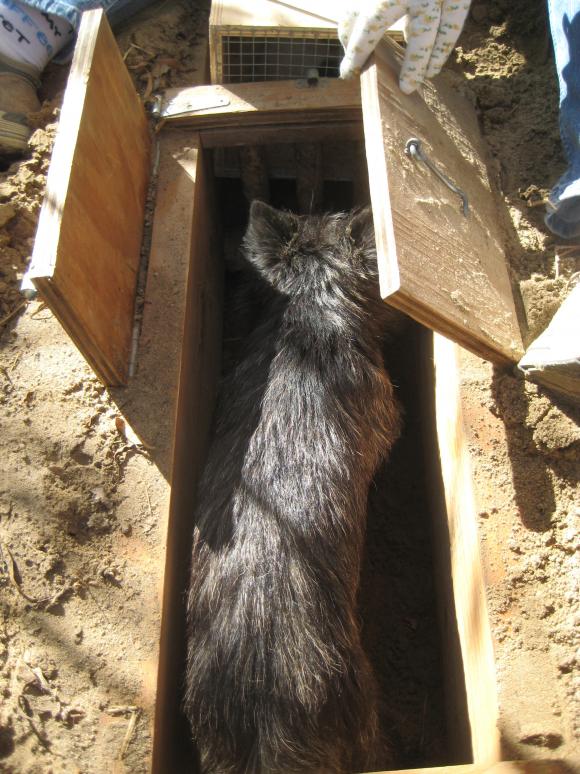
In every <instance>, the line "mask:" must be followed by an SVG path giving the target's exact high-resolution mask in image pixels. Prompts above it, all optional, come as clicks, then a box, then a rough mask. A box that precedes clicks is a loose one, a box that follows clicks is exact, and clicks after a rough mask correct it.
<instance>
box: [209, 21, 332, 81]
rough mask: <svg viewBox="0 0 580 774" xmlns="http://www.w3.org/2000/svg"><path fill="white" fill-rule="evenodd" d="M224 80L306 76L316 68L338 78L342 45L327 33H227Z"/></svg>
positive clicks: (222, 58)
mask: <svg viewBox="0 0 580 774" xmlns="http://www.w3.org/2000/svg"><path fill="white" fill-rule="evenodd" d="M221 48H222V51H221V54H222V56H221V60H222V61H221V68H222V82H223V83H248V82H250V81H279V80H294V79H298V78H305V77H306V75H307V73H308V70H310V69H311V68H316V69H317V70H318V74H319V76H320V77H321V78H337V77H338V68H339V65H340V60H341V58H342V55H343V54H342V46H341V45H340V42H339V40H338V39H337V38H336V37H328V34H324V33H322V34H320V35H313V36H312V37H303V36H301V37H299V36H298V35H297V36H294V35H292V34H288V32H287V31H285V35H284V37H281V36H270V35H268V36H265V35H264V34H261V35H260V34H256V35H254V34H252V35H224V36H222V37H221Z"/></svg>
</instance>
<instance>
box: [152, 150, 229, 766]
mask: <svg viewBox="0 0 580 774" xmlns="http://www.w3.org/2000/svg"><path fill="white" fill-rule="evenodd" d="M191 145H192V143H191V141H190V142H189V143H188V146H189V147H188V148H187V149H185V150H184V155H183V157H182V158H181V159H180V163H181V164H182V165H183V169H184V172H183V173H182V175H181V177H182V185H181V186H179V188H178V189H177V190H174V189H171V190H169V191H168V192H167V199H168V204H169V206H170V205H171V197H173V196H179V197H186V201H187V200H189V199H190V200H191V202H192V205H191V209H190V212H189V213H188V215H189V223H188V224H187V225H188V229H187V231H188V234H187V237H188V238H187V241H186V242H185V243H184V242H181V243H180V244H178V245H177V247H179V248H180V249H182V250H187V251H188V253H189V255H190V262H189V272H188V277H187V300H186V311H185V319H184V326H183V348H182V353H181V367H180V379H179V397H178V402H177V412H176V423H175V436H174V454H173V470H172V479H171V499H170V507H169V518H168V525H167V547H166V566H165V577H164V589H163V619H162V625H161V643H160V656H159V672H158V692H157V693H158V704H157V708H156V718H155V736H154V751H153V765H152V771H153V772H154V773H157V772H158V773H159V774H165V773H166V772H168V771H171V772H173V773H174V774H177V772H180V771H182V770H183V771H191V765H188V763H187V761H188V760H189V759H190V758H191V749H189V748H188V746H187V740H188V739H189V729H188V728H187V726H186V724H185V722H182V721H183V716H182V715H181V714H180V708H179V697H180V695H181V687H182V680H183V667H184V663H185V643H186V632H185V589H187V586H188V576H189V564H190V555H191V544H192V539H193V523H194V522H193V513H194V508H195V492H196V485H197V481H198V478H199V475H200V473H201V471H202V469H203V463H204V458H205V454H206V450H207V446H208V443H209V436H210V428H211V422H212V415H213V407H214V400H215V395H216V392H217V381H218V378H219V371H220V358H221V320H222V303H223V302H222V279H223V276H222V275H223V269H222V261H221V256H220V248H219V240H218V231H217V226H216V222H215V208H214V206H213V195H212V188H211V174H210V173H209V171H208V164H207V159H206V157H205V154H204V153H203V151H202V150H201V148H200V147H199V146H197V147H193V148H192V147H191ZM194 145H196V143H194Z"/></svg>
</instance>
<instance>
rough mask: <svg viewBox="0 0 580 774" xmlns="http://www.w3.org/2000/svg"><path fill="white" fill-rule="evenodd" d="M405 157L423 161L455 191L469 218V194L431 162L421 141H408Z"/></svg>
mask: <svg viewBox="0 0 580 774" xmlns="http://www.w3.org/2000/svg"><path fill="white" fill-rule="evenodd" d="M405 155H407V156H410V157H411V158H412V159H419V160H420V161H422V162H423V164H425V166H427V167H428V168H429V169H430V170H431V172H433V173H434V174H435V175H437V177H438V178H439V180H441V182H442V183H445V185H446V186H447V188H449V189H450V190H451V191H453V193H456V194H457V195H458V196H459V197H460V198H461V202H462V205H463V214H464V215H465V217H467V215H468V213H469V201H468V199H467V194H466V193H465V192H464V191H462V190H461V188H459V187H458V186H456V185H455V183H454V182H453V180H451V179H450V178H448V177H447V175H444V174H443V172H441V170H440V169H438V168H437V167H436V166H435V164H434V163H433V162H432V161H431V159H430V158H429V157H428V156H427V154H426V153H425V151H424V150H423V148H422V147H421V141H420V140H418V139H417V138H416V137H411V138H410V139H409V140H407V144H406V145H405Z"/></svg>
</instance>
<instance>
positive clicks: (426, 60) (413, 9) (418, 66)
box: [338, 0, 471, 94]
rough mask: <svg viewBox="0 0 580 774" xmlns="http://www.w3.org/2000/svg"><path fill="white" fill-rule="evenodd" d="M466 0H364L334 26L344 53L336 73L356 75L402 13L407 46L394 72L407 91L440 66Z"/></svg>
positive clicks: (461, 18)
mask: <svg viewBox="0 0 580 774" xmlns="http://www.w3.org/2000/svg"><path fill="white" fill-rule="evenodd" d="M470 4H471V0H366V1H365V2H364V3H363V6H362V8H361V10H360V11H350V12H349V13H347V14H346V15H345V17H344V18H343V19H342V20H341V21H340V23H339V25H338V37H339V38H340V42H341V43H342V45H343V47H344V50H345V55H344V59H343V60H342V62H341V65H340V77H341V78H352V77H353V76H355V75H359V73H360V70H361V67H362V66H363V65H364V63H365V62H366V60H367V59H368V57H369V56H370V54H371V53H372V51H373V50H374V48H375V46H376V45H377V43H378V42H379V40H380V39H381V38H382V36H383V35H384V33H385V32H386V31H387V30H388V28H389V27H391V26H392V25H393V24H394V23H395V22H396V21H398V20H399V19H400V18H401V17H402V16H405V15H408V20H407V49H406V52H405V60H404V62H403V66H402V68H401V74H400V76H399V85H400V87H401V91H403V92H404V93H405V94H410V93H411V92H412V91H414V90H415V89H416V88H417V86H418V85H419V84H420V83H421V81H422V80H423V79H424V78H432V77H433V76H434V75H437V73H438V72H439V71H440V70H441V68H442V67H443V65H444V64H445V62H446V61H447V57H448V56H449V54H450V53H451V51H452V49H453V47H454V46H455V43H456V42H457V38H458V37H459V34H460V33H461V30H462V28H463V24H464V22H465V19H466V18H467V14H468V12H469V6H470Z"/></svg>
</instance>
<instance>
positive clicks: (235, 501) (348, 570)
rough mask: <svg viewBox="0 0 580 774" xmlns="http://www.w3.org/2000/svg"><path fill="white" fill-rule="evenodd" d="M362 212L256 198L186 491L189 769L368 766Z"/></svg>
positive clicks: (382, 428) (368, 366)
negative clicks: (359, 604)
mask: <svg viewBox="0 0 580 774" xmlns="http://www.w3.org/2000/svg"><path fill="white" fill-rule="evenodd" d="M371 227H372V224H371V222H370V218H369V216H368V215H367V214H365V213H362V214H361V213H358V214H354V215H349V216H346V215H342V216H328V217H323V218H315V217H311V218H298V217H296V216H293V215H290V214H288V213H280V212H278V211H276V210H273V209H271V208H269V207H267V206H266V205H262V204H259V203H254V205H253V206H252V209H251V214H250V224H249V227H248V232H247V234H246V238H245V252H246V255H247V258H248V260H249V261H250V263H251V264H252V265H253V266H254V268H255V269H257V271H258V272H259V274H260V277H261V280H262V281H263V282H264V281H265V282H266V283H267V286H268V290H267V292H266V294H265V295H264V298H265V299H266V303H265V307H264V309H263V311H262V313H261V315H260V319H259V320H257V322H256V327H255V328H254V329H253V331H252V332H251V333H250V335H249V336H248V340H247V346H246V347H245V352H244V354H243V356H242V358H241V360H240V362H239V364H238V366H237V368H235V369H234V370H233V371H231V373H230V374H229V375H228V376H227V377H226V378H225V379H224V383H223V385H222V390H221V394H220V399H219V402H218V408H217V416H216V428H215V437H214V441H213V444H212V447H211V449H210V453H209V459H208V462H207V466H206V469H205V471H204V475H203V478H202V481H201V484H200V493H199V504H198V509H197V513H196V524H195V534H194V549H193V560H192V577H191V586H190V590H189V597H188V627H189V643H188V664H187V685H186V698H185V708H186V712H187V714H188V717H189V719H190V722H191V725H192V730H193V734H194V738H195V740H196V742H197V745H198V748H199V751H200V756H201V761H202V771H204V772H208V773H209V772H212V773H214V772H223V774H225V773H226V772H228V773H229V772H231V773H232V774H234V773H235V774H238V773H239V774H250V772H251V773H252V774H271V773H272V774H273V772H310V773H311V774H312V773H313V772H343V771H349V770H352V768H353V767H355V766H359V767H361V768H363V767H364V766H365V765H367V764H368V763H370V761H369V760H368V759H367V756H368V754H369V752H372V749H373V746H374V744H375V735H376V713H375V695H374V694H375V685H374V681H373V677H372V673H371V670H370V667H369V665H368V662H367V659H366V657H365V655H364V653H363V650H362V648H361V644H360V632H359V624H358V620H357V613H356V594H357V588H358V578H359V568H360V559H361V550H362V542H363V537H364V530H365V517H366V503H367V494H368V487H369V483H370V480H371V478H372V475H373V473H374V471H375V469H376V467H377V465H378V463H379V462H380V460H381V459H382V458H383V457H384V456H385V455H386V453H387V452H388V450H389V448H390V446H391V445H392V443H393V442H394V440H396V438H397V436H398V434H399V410H398V406H397V403H396V401H395V399H394V397H393V390H392V387H391V383H390V381H389V379H388V376H387V374H386V372H385V370H384V367H383V363H382V357H381V354H380V350H381V344H382V338H381V332H382V328H383V325H384V319H383V314H384V313H383V304H382V302H381V301H380V299H379V297H378V287H377V280H376V268H375V264H376V258H375V256H374V240H373V237H372V231H371Z"/></svg>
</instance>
